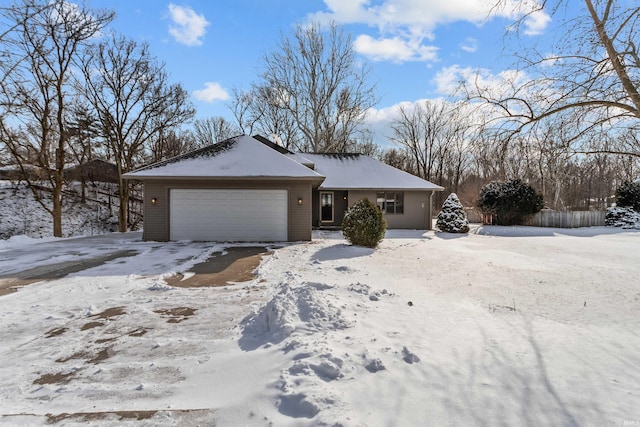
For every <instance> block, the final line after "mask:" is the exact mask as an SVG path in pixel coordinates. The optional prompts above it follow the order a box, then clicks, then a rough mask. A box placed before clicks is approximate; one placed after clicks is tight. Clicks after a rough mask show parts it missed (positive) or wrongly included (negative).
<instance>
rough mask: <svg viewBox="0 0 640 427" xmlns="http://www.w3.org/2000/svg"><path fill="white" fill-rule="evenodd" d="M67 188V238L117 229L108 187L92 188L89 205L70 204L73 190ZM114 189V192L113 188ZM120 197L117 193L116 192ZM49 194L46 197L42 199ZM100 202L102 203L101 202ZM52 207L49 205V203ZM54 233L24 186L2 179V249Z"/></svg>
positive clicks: (64, 219)
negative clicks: (106, 193) (109, 200)
mask: <svg viewBox="0 0 640 427" xmlns="http://www.w3.org/2000/svg"><path fill="white" fill-rule="evenodd" d="M73 184H78V185H77V187H78V188H74V187H65V190H67V191H69V192H68V193H65V198H66V201H65V203H64V205H63V215H62V232H63V234H64V236H65V237H69V236H78V235H86V234H102V233H105V232H109V231H114V230H115V229H117V225H118V219H117V216H116V215H117V211H118V206H117V197H116V196H113V197H112V202H113V203H112V204H111V207H109V206H108V204H107V202H106V200H104V199H106V198H107V197H106V196H104V195H103V193H105V192H107V191H109V184H98V185H97V186H94V185H89V188H88V189H87V197H88V199H87V203H86V204H84V205H83V204H80V203H71V202H69V199H71V196H70V195H69V193H70V191H71V190H72V189H75V190H77V198H78V199H79V198H80V188H79V183H75V182H74V183H73ZM111 190H112V189H111ZM116 194H117V193H116ZM46 197H48V198H49V199H50V195H47V194H43V198H45V200H46ZM96 200H101V201H102V202H103V203H98V202H97V201H96ZM49 206H50V204H49ZM51 234H53V222H52V219H51V214H49V213H48V212H47V211H46V210H45V209H44V208H43V207H42V206H41V205H40V204H39V203H38V202H37V201H36V200H35V198H34V196H33V193H32V192H31V190H30V189H29V188H28V187H27V185H26V184H25V183H16V182H13V181H8V180H0V239H9V241H8V242H7V240H0V248H2V247H3V246H6V245H11V246H15V245H17V244H19V243H18V242H19V241H22V243H26V242H27V241H28V239H29V238H45V237H47V236H50V235H51Z"/></svg>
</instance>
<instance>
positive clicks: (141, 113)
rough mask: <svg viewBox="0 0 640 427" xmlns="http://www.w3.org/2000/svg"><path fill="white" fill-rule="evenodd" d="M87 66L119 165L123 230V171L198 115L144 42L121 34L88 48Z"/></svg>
mask: <svg viewBox="0 0 640 427" xmlns="http://www.w3.org/2000/svg"><path fill="white" fill-rule="evenodd" d="M82 70H83V73H84V76H85V87H84V88H83V91H84V92H85V93H86V95H87V98H88V101H89V102H90V103H91V105H92V107H93V108H94V109H95V111H96V115H97V117H98V118H99V121H100V124H101V129H102V132H103V136H104V138H105V139H106V140H107V143H108V144H109V146H110V149H111V151H112V154H113V156H114V160H115V163H116V165H117V167H118V175H119V190H118V197H119V201H120V209H119V215H118V219H119V221H118V228H119V230H120V231H126V230H127V228H128V223H129V220H128V209H127V208H128V204H129V186H128V184H127V183H126V182H125V181H124V179H123V178H122V174H124V173H126V172H128V171H131V170H132V169H134V168H135V167H136V166H137V165H139V164H140V163H141V162H142V160H143V158H144V153H145V149H147V148H148V145H149V144H150V143H151V142H152V140H153V138H154V137H155V136H157V135H159V134H162V133H163V132H166V131H168V130H170V129H173V128H175V127H178V126H180V125H182V124H183V123H184V122H185V121H188V120H189V119H191V118H192V117H193V115H194V114H195V110H194V108H193V106H192V104H191V103H190V102H189V95H188V93H187V92H186V91H185V90H184V89H183V88H182V87H181V86H180V85H178V84H170V83H169V80H168V76H167V73H166V71H165V70H164V65H163V64H161V63H159V62H158V61H157V60H156V58H155V57H153V56H152V55H151V53H150V52H149V47H148V45H147V44H145V43H142V44H140V43H137V42H135V41H133V40H129V39H127V38H125V37H122V36H117V35H113V36H112V37H111V38H110V39H108V40H106V41H104V42H102V43H100V44H99V45H96V46H94V47H92V48H91V49H89V50H87V52H86V55H85V57H84V60H83V65H82Z"/></svg>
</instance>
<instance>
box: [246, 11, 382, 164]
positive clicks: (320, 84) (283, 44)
mask: <svg viewBox="0 0 640 427" xmlns="http://www.w3.org/2000/svg"><path fill="white" fill-rule="evenodd" d="M263 61H264V66H263V70H262V73H261V74H260V79H259V81H258V83H256V84H255V85H253V87H252V88H251V90H250V91H249V92H248V93H244V92H241V91H239V92H237V93H236V97H235V98H236V99H235V101H234V102H235V106H234V112H235V113H236V118H238V119H239V120H238V121H239V122H240V125H241V126H242V127H245V126H246V124H250V125H251V126H252V127H253V126H255V125H258V126H257V127H258V128H260V130H261V131H263V132H264V131H266V132H265V133H267V134H270V135H271V134H273V135H276V136H278V137H280V139H281V140H282V141H288V140H292V141H295V144H296V147H295V148H297V149H299V150H302V151H312V152H331V151H334V152H342V151H345V150H346V149H347V148H348V146H349V143H350V141H351V140H352V139H354V135H355V134H356V133H357V132H358V129H359V126H360V125H361V124H362V122H363V120H364V112H365V111H366V110H367V109H368V108H369V107H371V106H373V105H374V104H375V102H376V96H375V93H374V86H373V85H371V84H369V83H368V81H367V80H368V78H369V69H368V67H367V66H366V64H363V63H362V61H360V60H358V59H357V58H356V55H355V52H354V50H353V47H352V42H351V38H350V37H349V36H348V35H346V34H345V33H344V31H343V30H342V29H341V28H340V27H338V26H337V25H336V24H331V25H329V26H328V27H322V26H321V25H320V24H317V23H312V24H309V25H298V26H297V27H296V29H295V31H294V34H293V36H292V37H289V38H287V37H284V36H281V38H280V42H279V44H278V46H277V48H276V49H274V50H273V51H271V52H269V53H267V54H265V55H264V58H263Z"/></svg>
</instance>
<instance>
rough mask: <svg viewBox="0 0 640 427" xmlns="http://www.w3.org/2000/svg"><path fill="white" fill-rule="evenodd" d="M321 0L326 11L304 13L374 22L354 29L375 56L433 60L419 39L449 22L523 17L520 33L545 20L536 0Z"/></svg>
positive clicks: (539, 27) (363, 48)
mask: <svg viewBox="0 0 640 427" xmlns="http://www.w3.org/2000/svg"><path fill="white" fill-rule="evenodd" d="M324 3H325V5H326V7H327V10H326V11H322V12H316V13H313V14H310V15H308V17H307V18H308V19H309V20H313V21H321V22H323V21H324V22H326V21H330V20H331V21H335V22H338V23H341V24H364V25H368V26H371V27H375V28H377V30H378V33H379V36H378V37H376V36H375V35H373V36H371V35H366V36H365V35H360V36H358V37H357V38H356V41H358V42H359V43H360V44H359V46H358V47H359V49H360V50H359V52H360V53H362V54H363V55H366V56H368V57H370V58H372V59H373V60H378V61H379V60H391V61H396V62H402V61H418V60H419V61H434V60H435V59H436V56H435V47H434V46H430V45H428V44H425V41H426V40H429V41H433V39H434V30H435V29H436V28H437V27H438V26H439V25H443V24H447V23H450V22H457V21H467V22H471V23H474V24H476V25H482V24H483V23H484V22H486V21H488V20H490V19H492V18H496V17H499V18H505V19H509V20H517V19H522V18H523V17H525V18H524V21H523V24H524V27H525V30H524V34H526V35H538V34H540V33H542V32H543V31H544V30H545V29H546V27H547V25H548V24H549V22H550V21H551V18H550V17H549V15H548V14H547V13H546V12H544V11H542V10H538V9H540V7H541V6H540V4H541V3H540V0H504V1H503V2H501V4H500V6H501V7H495V2H493V1H479V0H446V1H443V0H379V1H375V2H374V1H371V0H324ZM431 44H433V43H431ZM394 47H395V48H397V49H399V51H398V53H397V54H395V55H394V54H392V53H390V52H389V50H390V49H391V48H394ZM376 48H379V49H381V50H382V51H381V52H380V51H378V50H375V49H376ZM462 48H463V50H467V51H470V50H469V49H475V47H474V45H473V44H471V43H465V44H464V45H463V46H462ZM410 52H413V53H410Z"/></svg>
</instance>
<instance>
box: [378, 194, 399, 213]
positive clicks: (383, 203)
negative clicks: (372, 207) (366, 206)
mask: <svg viewBox="0 0 640 427" xmlns="http://www.w3.org/2000/svg"><path fill="white" fill-rule="evenodd" d="M376 204H377V205H378V208H379V209H380V210H381V211H382V212H384V213H388V214H403V213H404V193H403V192H402V191H380V192H378V193H377V194H376Z"/></svg>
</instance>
